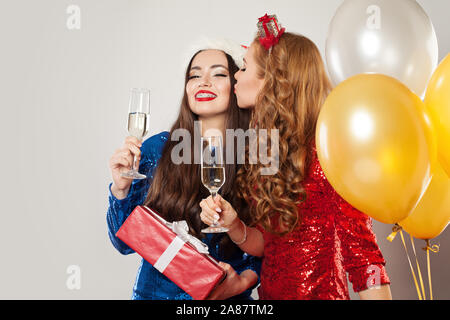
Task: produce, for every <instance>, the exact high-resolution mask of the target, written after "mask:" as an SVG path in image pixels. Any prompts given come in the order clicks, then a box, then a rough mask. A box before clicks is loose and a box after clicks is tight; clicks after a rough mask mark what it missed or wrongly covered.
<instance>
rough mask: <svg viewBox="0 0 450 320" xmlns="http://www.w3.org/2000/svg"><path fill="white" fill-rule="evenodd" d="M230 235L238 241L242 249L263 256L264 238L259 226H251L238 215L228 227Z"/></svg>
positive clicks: (253, 254) (233, 239)
mask: <svg viewBox="0 0 450 320" xmlns="http://www.w3.org/2000/svg"><path fill="white" fill-rule="evenodd" d="M228 228H229V230H230V231H228V236H229V237H230V238H231V240H232V241H233V242H234V243H236V244H237V245H238V246H239V248H241V250H242V251H244V252H246V253H248V254H250V255H252V256H255V257H262V256H263V255H264V238H263V235H262V233H261V231H259V230H258V229H257V228H250V227H248V226H246V225H245V223H244V222H243V221H242V220H241V219H239V218H237V217H236V219H234V220H233V222H232V223H231V225H230V226H229V227H228Z"/></svg>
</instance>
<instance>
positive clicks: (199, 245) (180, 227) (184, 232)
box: [166, 220, 209, 254]
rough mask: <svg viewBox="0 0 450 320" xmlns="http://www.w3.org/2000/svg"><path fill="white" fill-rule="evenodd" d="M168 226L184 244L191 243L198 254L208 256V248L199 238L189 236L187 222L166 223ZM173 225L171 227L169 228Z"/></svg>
mask: <svg viewBox="0 0 450 320" xmlns="http://www.w3.org/2000/svg"><path fill="white" fill-rule="evenodd" d="M166 223H167V226H168V227H169V228H171V229H172V231H173V232H175V233H176V234H177V235H178V237H180V238H181V240H183V241H184V242H189V243H190V244H192V245H193V246H194V247H195V249H197V251H198V252H200V253H204V254H208V253H209V251H208V246H207V245H206V244H204V243H203V242H202V241H200V240H199V239H198V238H196V237H194V236H192V235H190V234H189V227H188V224H187V222H186V221H185V220H181V221H174V222H172V223H170V222H166ZM169 225H171V226H169Z"/></svg>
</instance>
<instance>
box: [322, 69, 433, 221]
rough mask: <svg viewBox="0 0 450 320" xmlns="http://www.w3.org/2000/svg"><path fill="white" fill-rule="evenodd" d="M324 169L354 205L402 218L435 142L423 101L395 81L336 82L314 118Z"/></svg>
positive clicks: (424, 181)
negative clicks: (337, 83)
mask: <svg viewBox="0 0 450 320" xmlns="http://www.w3.org/2000/svg"><path fill="white" fill-rule="evenodd" d="M316 146H317V153H318V157H319V161H320V164H321V166H322V168H323V171H324V173H325V175H326V177H327V179H328V181H329V182H330V184H331V185H332V186H333V188H334V189H335V190H336V192H337V193H338V194H339V195H341V196H342V197H343V198H344V199H345V200H346V201H347V202H349V203H350V204H351V205H353V206H354V207H355V208H357V209H358V210H360V211H362V212H364V213H365V214H367V215H369V216H371V217H372V218H374V219H376V220H378V221H380V222H383V223H388V224H392V223H396V222H399V221H402V220H403V219H405V218H406V217H407V216H408V215H409V214H410V213H411V211H412V210H413V209H414V208H415V207H416V205H417V203H418V202H419V200H420V198H421V197H422V196H423V194H424V192H425V191H426V189H427V187H428V185H429V183H430V180H431V172H432V165H431V164H432V163H433V161H435V160H436V141H435V138H434V132H433V127H432V125H431V122H430V119H429V117H428V115H427V114H426V112H425V106H424V104H423V102H422V101H421V100H420V99H419V97H417V95H415V94H414V93H413V92H412V91H410V90H409V89H408V88H407V87H406V86H405V85H404V84H402V83H401V82H400V81H398V80H396V79H394V78H391V77H389V76H385V75H381V74H360V75H357V76H354V77H351V78H349V79H348V80H346V81H344V82H342V83H341V84H339V85H338V86H337V87H336V88H335V89H334V90H333V91H332V92H331V93H330V95H329V96H328V98H327V100H326V101H325V103H324V105H323V107H322V110H321V112H320V115H319V119H318V122H317V131H316Z"/></svg>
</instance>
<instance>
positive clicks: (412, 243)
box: [409, 235, 427, 300]
mask: <svg viewBox="0 0 450 320" xmlns="http://www.w3.org/2000/svg"><path fill="white" fill-rule="evenodd" d="M409 236H410V238H411V245H412V248H413V253H414V257H415V258H416V265H417V273H418V274H419V280H420V286H421V288H422V295H423V300H427V296H426V295H425V287H424V286H423V280H422V271H420V266H419V261H418V260H417V254H416V247H415V246H414V240H413V237H412V235H409Z"/></svg>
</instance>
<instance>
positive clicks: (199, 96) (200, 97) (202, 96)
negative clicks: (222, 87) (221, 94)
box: [195, 90, 217, 101]
mask: <svg viewBox="0 0 450 320" xmlns="http://www.w3.org/2000/svg"><path fill="white" fill-rule="evenodd" d="M215 98H217V95H216V94H215V93H214V92H211V91H208V90H200V91H198V92H197V93H196V94H195V100H196V101H211V100H214V99H215Z"/></svg>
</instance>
